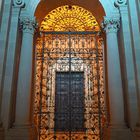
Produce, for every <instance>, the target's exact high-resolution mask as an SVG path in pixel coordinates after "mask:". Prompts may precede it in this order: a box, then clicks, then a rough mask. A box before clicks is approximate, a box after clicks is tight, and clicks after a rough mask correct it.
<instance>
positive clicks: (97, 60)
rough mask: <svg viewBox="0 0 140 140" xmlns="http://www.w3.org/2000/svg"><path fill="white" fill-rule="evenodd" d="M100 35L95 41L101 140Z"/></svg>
mask: <svg viewBox="0 0 140 140" xmlns="http://www.w3.org/2000/svg"><path fill="white" fill-rule="evenodd" d="M98 37H99V35H98V34H97V35H96V42H95V45H96V64H97V86H98V108H99V109H98V113H99V114H98V115H99V137H100V140H102V132H101V129H102V128H101V102H100V98H101V96H100V77H99V76H100V74H99V58H98V57H99V55H98V53H99V51H98V43H97V41H98Z"/></svg>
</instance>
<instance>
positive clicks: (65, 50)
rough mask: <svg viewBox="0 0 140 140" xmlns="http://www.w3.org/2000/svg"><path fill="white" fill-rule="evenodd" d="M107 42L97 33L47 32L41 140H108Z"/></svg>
mask: <svg viewBox="0 0 140 140" xmlns="http://www.w3.org/2000/svg"><path fill="white" fill-rule="evenodd" d="M101 40H102V39H101V38H100V37H99V35H98V34H97V33H95V32H42V34H41V37H40V38H39V39H38V42H37V46H36V67H35V69H36V82H35V106H34V121H35V124H36V127H37V130H38V134H39V135H38V136H39V138H38V139H39V140H101V139H102V130H103V128H104V125H105V122H106V117H105V116H106V115H105V103H104V83H103V51H102V43H101Z"/></svg>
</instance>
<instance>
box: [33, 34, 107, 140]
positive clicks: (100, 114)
mask: <svg viewBox="0 0 140 140" xmlns="http://www.w3.org/2000/svg"><path fill="white" fill-rule="evenodd" d="M48 35H52V36H53V35H58V36H59V35H60V36H61V35H67V36H68V39H69V43H68V52H67V53H69V54H68V56H69V59H68V61H69V62H68V64H69V73H70V74H71V71H72V64H71V63H72V59H73V58H72V55H73V54H72V51H73V50H72V49H73V48H72V43H71V36H73V35H79V36H86V35H87V36H88V35H94V36H95V38H96V41H95V43H96V44H95V47H96V48H94V51H93V52H90V50H89V52H86V53H87V55H95V58H94V60H93V61H95V62H96V65H97V67H96V68H97V71H96V72H97V74H96V76H95V77H94V78H95V79H96V82H97V83H96V86H97V90H98V91H97V96H98V97H97V98H98V126H96V127H98V129H99V136H98V138H97V140H102V133H103V127H104V125H105V121H104V120H103V119H102V117H104V118H105V107H104V108H103V107H102V106H104V105H102V103H103V101H101V98H103V97H101V96H102V95H101V90H100V86H101V83H100V79H101V75H100V65H99V61H103V52H102V50H99V48H98V47H99V42H98V41H99V40H100V36H99V33H98V32H41V36H42V37H41V38H42V39H43V40H42V48H41V49H42V51H41V52H40V53H39V54H37V55H36V59H38V58H39V59H40V60H41V65H40V68H41V69H40V70H41V75H40V76H41V77H40V78H41V79H40V93H39V96H40V101H39V110H38V112H36V113H35V114H38V126H37V127H38V130H39V131H38V133H39V140H43V139H44V137H43V138H41V137H42V132H41V131H42V114H44V112H43V111H42V104H43V103H42V98H43V96H44V95H43V88H42V86H44V85H43V84H44V83H43V79H44V74H43V71H44V63H45V61H46V59H45V57H44V56H45V55H46V52H47V51H46V48H45V42H46V40H45V37H46V36H48ZM49 53H50V54H49V55H51V52H49ZM53 53H54V52H53ZM58 53H63V52H58ZM79 54H80V52H79ZM83 55H84V54H83ZM56 59H58V58H56ZM77 59H79V58H77ZM88 59H89V60H90V59H93V58H88ZM91 61H92V60H91ZM70 88H71V87H70ZM46 98H47V97H46ZM91 98H92V97H91ZM46 100H47V99H46ZM102 100H103V99H102ZM47 113H48V115H49V113H50V112H46V114H47ZM90 113H91V112H90ZM90 113H89V115H90V116H92V115H93V114H90ZM92 113H94V112H92ZM103 121H104V122H103ZM103 123H104V124H103ZM45 127H46V126H45ZM47 127H48V126H47ZM45 129H46V130H47V129H48V130H49V128H45ZM86 129H87V132H86V133H85V134H84V135H83V137H82V138H83V140H86V139H87V140H90V139H89V138H88V136H87V135H88V128H86ZM92 129H93V130H91V129H90V130H91V131H95V129H96V128H92ZM62 133H63V132H62ZM89 134H90V133H89ZM44 135H45V134H44ZM65 135H68V136H67V138H68V140H74V138H72V135H73V134H71V132H70V133H69V134H65ZM80 135H82V134H80ZM45 139H46V140H52V139H58V140H59V138H57V133H56V132H55V131H54V134H53V136H52V137H50V138H45ZM64 139H65V138H64ZM92 139H94V138H93V137H92ZM79 140H82V139H81V138H80V139H79Z"/></svg>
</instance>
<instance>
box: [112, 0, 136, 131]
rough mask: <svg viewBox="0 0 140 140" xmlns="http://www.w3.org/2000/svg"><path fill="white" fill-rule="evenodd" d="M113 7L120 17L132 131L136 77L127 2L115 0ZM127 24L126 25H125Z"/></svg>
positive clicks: (134, 119)
mask: <svg viewBox="0 0 140 140" xmlns="http://www.w3.org/2000/svg"><path fill="white" fill-rule="evenodd" d="M115 6H116V7H118V9H119V11H120V15H121V25H122V26H121V27H122V28H121V29H122V30H121V33H120V34H121V35H122V38H121V39H120V41H121V42H122V44H121V52H123V53H122V55H123V56H121V58H122V60H121V61H122V65H123V69H122V71H123V77H124V91H125V98H126V99H125V101H126V103H125V104H126V110H127V114H126V117H127V121H128V125H129V127H131V129H134V127H135V124H136V121H137V112H138V109H137V89H136V77H135V69H134V68H135V66H134V57H133V47H132V38H131V30H130V24H129V15H128V4H127V0H116V1H115ZM126 23H128V24H126Z"/></svg>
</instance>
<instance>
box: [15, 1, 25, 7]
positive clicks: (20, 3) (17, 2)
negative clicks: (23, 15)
mask: <svg viewBox="0 0 140 140" xmlns="http://www.w3.org/2000/svg"><path fill="white" fill-rule="evenodd" d="M13 6H14V7H18V8H23V7H24V6H25V2H24V0H14V1H13Z"/></svg>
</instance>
